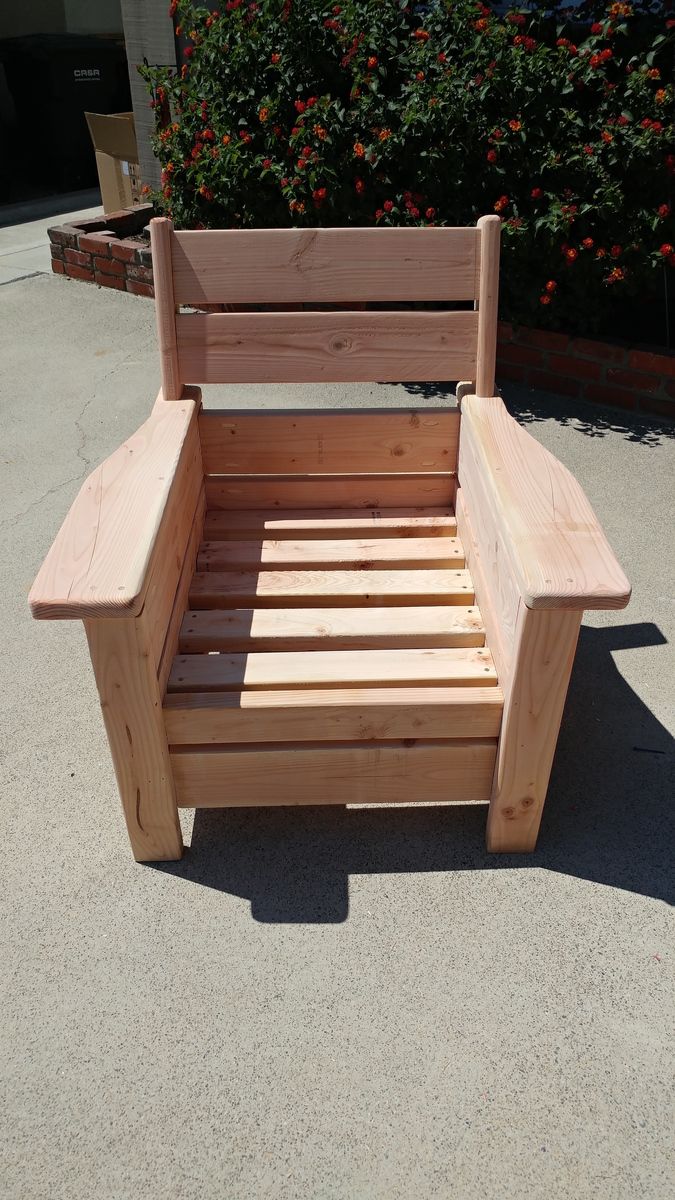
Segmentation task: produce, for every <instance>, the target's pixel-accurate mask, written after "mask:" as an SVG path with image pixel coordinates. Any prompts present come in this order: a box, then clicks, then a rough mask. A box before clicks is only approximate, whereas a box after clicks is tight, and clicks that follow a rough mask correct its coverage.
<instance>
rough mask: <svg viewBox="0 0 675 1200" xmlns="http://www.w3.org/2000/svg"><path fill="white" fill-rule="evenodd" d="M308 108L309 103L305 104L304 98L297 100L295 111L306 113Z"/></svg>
mask: <svg viewBox="0 0 675 1200" xmlns="http://www.w3.org/2000/svg"><path fill="white" fill-rule="evenodd" d="M306 108H307V105H306V104H305V101H304V100H296V101H295V111H296V112H299V113H304V111H305V109H306Z"/></svg>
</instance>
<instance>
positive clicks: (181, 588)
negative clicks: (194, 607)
mask: <svg viewBox="0 0 675 1200" xmlns="http://www.w3.org/2000/svg"><path fill="white" fill-rule="evenodd" d="M203 525H204V493H203V491H202V492H201V493H200V496H199V500H198V501H197V508H196V510H195V515H194V519H193V522H192V528H191V529H190V533H189V537H188V541H187V546H186V548H185V552H184V556H183V560H182V566H181V567H180V575H179V578H178V585H177V587H176V594H175V596H174V598H173V604H172V606H171V615H170V617H169V620H168V622H167V624H166V632H165V635H164V641H163V643H162V648H161V652H160V655H159V658H158V659H157V682H158V685H159V693H160V696H163V695H164V693H165V691H166V684H167V680H168V678H169V672H170V670H171V664H172V662H173V660H174V657H175V655H176V653H177V651H178V639H179V636H180V629H181V625H182V623H183V619H184V617H185V610H186V608H187V603H188V596H189V593H190V583H191V582H192V576H193V574H194V570H195V564H196V561H197V550H198V549H199V542H200V539H201V536H202V532H203Z"/></svg>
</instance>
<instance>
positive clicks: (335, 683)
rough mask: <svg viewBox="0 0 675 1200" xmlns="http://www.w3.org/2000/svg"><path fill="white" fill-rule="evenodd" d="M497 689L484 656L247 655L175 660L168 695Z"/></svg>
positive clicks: (408, 652)
mask: <svg viewBox="0 0 675 1200" xmlns="http://www.w3.org/2000/svg"><path fill="white" fill-rule="evenodd" d="M433 683H439V684H452V685H453V686H455V687H469V686H471V685H473V686H474V687H488V686H494V685H495V684H496V683H497V675H496V672H495V669H494V663H493V662H492V657H491V655H490V652H489V650H487V649H484V648H480V649H473V648H471V649H468V650H464V649H462V650H447V649H445V648H444V649H442V650H428V649H425V650H408V649H403V650H401V649H399V650H324V651H323V652H322V653H321V654H317V653H316V652H314V651H303V650H297V651H289V652H286V651H277V652H275V653H271V654H269V653H255V652H250V653H247V654H179V655H177V656H176V658H175V660H174V663H173V666H172V668H171V673H170V675H169V682H168V685H167V691H169V692H213V691H228V690H229V691H231V690H233V689H234V690H236V691H240V690H243V689H245V688H296V687H297V688H303V687H319V688H321V687H350V686H352V685H353V686H359V685H363V686H364V687H377V686H379V685H380V684H385V685H387V686H390V685H392V684H407V685H409V686H411V687H425V686H428V685H429V684H433Z"/></svg>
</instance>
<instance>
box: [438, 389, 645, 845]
mask: <svg viewBox="0 0 675 1200" xmlns="http://www.w3.org/2000/svg"><path fill="white" fill-rule="evenodd" d="M458 475H459V485H460V486H459V490H458V494H457V523H458V530H459V533H460V537H461V538H462V542H463V545H464V549H465V553H466V556H467V562H468V565H469V567H470V569H471V572H472V576H473V580H474V585H475V588H476V597H477V600H478V603H479V607H480V609H481V612H482V615H483V620H484V622H485V627H486V630H487V634H488V644H489V645H490V648H491V650H492V653H493V657H494V659H495V664H496V666H497V671H498V674H499V679H500V683H501V686H502V688H503V691H504V698H505V706H504V716H503V721H502V730H501V736H500V743H499V750H498V755H497V767H496V771H495V779H494V784H493V792H492V798H491V802H490V812H489V815H488V849H490V850H499V851H513V852H521V851H529V850H532V849H534V846H535V844H536V840H537V834H538V830H539V823H540V820H541V815H542V810H543V805H544V800H545V797H546V790H547V787H548V780H549V775H550V771H551V765H552V762H553V755H554V752H555V746H556V742H557V738H558V732H559V728H560V721H561V718H562V712H563V707H564V703H565V696H566V693H567V687H568V683H569V678H570V673H571V669H572V664H573V661H574V653H575V649H576V644H577V638H578V634H579V627H580V624H581V617H582V615H583V612H584V610H585V609H587V608H600V609H604V608H624V607H625V606H626V604H627V603H628V601H629V599H630V584H629V583H628V580H627V579H626V576H625V575H624V573H623V571H622V569H621V567H620V565H619V563H618V562H617V560H616V558H615V557H614V554H613V552H612V550H611V548H610V546H609V544H608V542H607V539H606V537H605V535H604V533H603V531H602V528H601V526H600V524H599V522H598V519H597V517H596V516H595V513H594V512H593V510H592V508H591V506H590V504H589V502H588V500H587V498H586V496H585V495H584V492H583V490H582V489H581V487H580V486H579V484H578V483H577V481H576V480H575V479H574V477H573V476H572V475H571V474H570V472H569V471H568V470H567V469H566V468H565V467H564V466H563V465H562V464H561V463H559V462H558V461H557V459H555V458H554V457H553V455H551V454H549V452H548V451H547V450H545V449H544V448H543V447H542V446H540V445H539V443H538V442H536V441H535V439H534V438H532V437H531V436H530V435H529V434H528V433H527V432H526V431H525V430H523V429H522V428H521V427H520V426H519V425H518V424H517V422H516V421H514V420H513V418H512V417H511V416H510V415H509V414H508V412H507V410H506V408H505V406H504V404H503V402H502V400H501V399H500V398H499V397H488V398H485V397H478V396H471V395H466V394H464V396H463V398H462V417H461V425H460V443H459V467H458Z"/></svg>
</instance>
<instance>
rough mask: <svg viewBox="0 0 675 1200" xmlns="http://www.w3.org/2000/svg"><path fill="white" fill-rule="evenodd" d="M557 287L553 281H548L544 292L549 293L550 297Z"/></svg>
mask: <svg viewBox="0 0 675 1200" xmlns="http://www.w3.org/2000/svg"><path fill="white" fill-rule="evenodd" d="M557 286H558V285H557V283H556V281H555V279H549V281H548V283H547V284H546V291H547V292H550V293H551V295H553V292H554V291H555V289H556V288H557Z"/></svg>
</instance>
